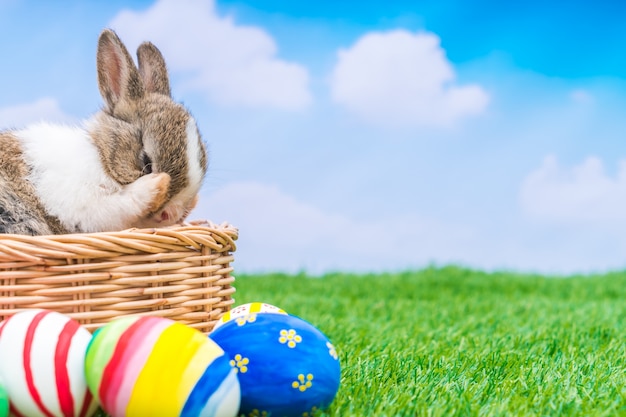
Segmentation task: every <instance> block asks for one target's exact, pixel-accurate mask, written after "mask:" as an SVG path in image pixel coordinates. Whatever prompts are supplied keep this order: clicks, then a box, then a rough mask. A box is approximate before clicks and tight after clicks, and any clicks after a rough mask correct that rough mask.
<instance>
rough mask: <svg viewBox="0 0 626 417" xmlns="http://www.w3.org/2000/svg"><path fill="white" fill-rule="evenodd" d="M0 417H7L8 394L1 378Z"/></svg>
mask: <svg viewBox="0 0 626 417" xmlns="http://www.w3.org/2000/svg"><path fill="white" fill-rule="evenodd" d="M0 417H9V393H8V392H7V390H6V388H4V381H3V380H2V378H0Z"/></svg>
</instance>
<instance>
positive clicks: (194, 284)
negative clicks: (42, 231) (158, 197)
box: [0, 222, 238, 333]
mask: <svg viewBox="0 0 626 417" xmlns="http://www.w3.org/2000/svg"><path fill="white" fill-rule="evenodd" d="M237 236H238V232H237V229H236V228H234V227H232V226H230V225H228V224H222V225H215V224H213V223H209V222H194V223H191V224H186V225H180V226H176V227H171V228H162V229H130V230H125V231H122V232H110V233H109V232H106V233H87V234H71V235H70V234H68V235H55V236H36V237H33V236H21V235H1V234H0V321H1V320H4V319H5V318H7V317H8V316H9V315H11V314H14V313H16V312H18V311H20V310H23V309H27V308H43V309H49V310H54V311H57V312H60V313H64V314H67V315H68V316H70V317H72V318H74V319H76V320H78V321H79V322H80V323H81V324H83V325H84V326H85V327H86V328H87V329H89V330H91V331H93V330H95V329H96V328H98V327H100V326H102V325H103V324H105V323H107V322H108V321H110V320H112V319H114V318H117V317H120V316H130V315H155V316H160V317H167V318H169V319H172V320H176V321H178V322H180V323H184V324H187V325H189V326H192V327H195V328H197V329H200V330H201V331H203V332H205V333H208V332H209V331H210V330H211V329H212V328H213V325H214V324H215V322H216V320H218V319H219V318H220V317H221V315H222V314H223V313H225V312H226V311H228V310H229V309H230V306H231V305H232V304H233V302H234V300H233V299H232V297H231V295H232V294H233V293H234V292H235V288H234V287H233V286H232V285H231V284H232V283H233V281H234V278H233V277H232V276H231V272H232V270H233V269H232V267H231V266H230V263H231V262H232V261H233V255H232V252H234V251H235V240H236V239H237Z"/></svg>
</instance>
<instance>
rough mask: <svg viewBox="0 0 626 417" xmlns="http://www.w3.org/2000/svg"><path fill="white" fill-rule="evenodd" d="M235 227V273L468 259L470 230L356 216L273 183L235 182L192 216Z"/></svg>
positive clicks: (413, 219)
mask: <svg viewBox="0 0 626 417" xmlns="http://www.w3.org/2000/svg"><path fill="white" fill-rule="evenodd" d="M207 218H208V219H211V220H213V221H215V222H222V221H228V222H230V223H232V224H233V225H235V226H237V227H238V228H239V230H240V239H239V241H238V249H237V255H236V259H237V264H236V268H237V269H238V270H240V271H248V272H256V271H287V272H296V271H298V270H301V269H304V270H306V271H307V272H311V273H322V272H326V271H331V270H348V271H372V270H373V271H381V270H398V269H401V268H411V267H421V266H424V265H427V264H428V263H429V262H431V261H434V260H437V261H443V262H454V261H461V260H465V258H464V254H465V252H466V249H467V248H468V247H469V246H470V243H469V242H470V241H471V238H472V236H473V233H472V231H471V230H468V229H466V228H463V227H452V226H449V225H443V224H440V223H439V222H437V221H434V220H432V219H423V218H419V217H418V216H404V217H395V218H393V219H382V218H381V219H376V220H373V221H356V220H354V219H351V218H348V217H345V216H343V215H339V214H336V213H328V212H325V211H323V210H320V209H318V208H317V207H314V206H312V205H310V204H307V203H305V202H303V201H299V200H297V199H295V198H293V197H291V196H289V195H287V194H285V193H284V192H282V191H281V190H280V189H279V188H277V187H275V186H270V185H266V184H261V183H258V182H237V183H232V184H229V185H226V186H224V187H223V188H221V189H219V190H217V191H215V192H213V193H211V195H210V196H208V197H207V196H205V197H204V198H203V199H201V201H200V204H199V206H198V208H197V209H196V210H195V211H194V213H193V214H192V215H191V217H190V219H207Z"/></svg>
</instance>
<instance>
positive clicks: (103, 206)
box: [0, 30, 207, 235]
mask: <svg viewBox="0 0 626 417" xmlns="http://www.w3.org/2000/svg"><path fill="white" fill-rule="evenodd" d="M137 58H138V60H137V62H138V67H137V66H135V63H134V62H133V60H132V58H131V56H130V54H129V53H128V51H127V50H126V47H125V46H124V45H123V44H122V42H121V41H120V39H119V38H118V37H117V35H116V34H115V33H114V32H113V31H111V30H104V31H103V32H102V34H101V35H100V38H99V41H98V52H97V73H98V87H99V89H100V93H101V95H102V97H103V99H104V103H105V105H104V108H103V109H102V110H101V111H100V112H98V113H96V114H95V115H94V116H93V117H91V118H90V119H89V120H86V121H85V122H83V124H82V126H80V127H74V126H61V125H52V124H48V123H39V124H35V125H32V126H29V127H26V128H24V129H22V130H10V131H5V132H0V233H15V234H29V235H45V234H60V233H74V232H100V231H114V230H123V229H127V228H131V227H162V226H168V225H172V224H175V223H179V222H181V221H182V220H183V219H184V218H185V217H186V216H187V215H188V214H189V211H190V210H191V209H192V208H193V207H194V205H195V204H196V202H197V196H198V192H199V190H200V186H201V184H202V181H203V178H204V176H205V174H206V171H207V155H206V150H205V147H204V144H203V142H202V139H201V136H200V133H199V131H198V128H197V126H196V122H195V120H194V119H193V117H192V116H191V115H190V114H189V112H188V111H187V110H186V109H185V108H184V107H183V106H182V105H180V104H178V103H176V102H174V101H173V100H172V98H171V92H170V86H169V79H168V74H167V69H166V66H165V61H164V59H163V56H162V55H161V53H160V52H159V50H158V49H157V48H156V47H155V46H154V45H152V44H151V43H149V42H144V43H143V44H141V45H140V46H139V48H138V49H137Z"/></svg>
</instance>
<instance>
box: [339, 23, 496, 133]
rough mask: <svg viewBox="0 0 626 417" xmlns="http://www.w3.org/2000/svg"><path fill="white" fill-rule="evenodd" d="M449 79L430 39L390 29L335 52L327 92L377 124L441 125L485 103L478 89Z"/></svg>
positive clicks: (438, 48) (447, 69)
mask: <svg viewBox="0 0 626 417" xmlns="http://www.w3.org/2000/svg"><path fill="white" fill-rule="evenodd" d="M454 81H455V73H454V69H453V68H452V65H451V64H450V62H449V61H448V60H447V59H446V57H445V51H444V50H443V49H442V48H441V46H440V44H439V38H438V37H437V36H436V35H434V34H432V33H426V32H420V33H415V34H413V33H410V32H407V31H404V30H396V31H392V32H386V33H369V34H366V35H365V36H363V37H361V38H360V39H359V40H358V41H357V42H356V43H355V44H354V45H353V46H352V47H351V48H349V49H346V50H341V51H339V59H338V63H337V65H336V67H335V69H334V71H333V74H332V78H331V88H332V96H333V98H334V100H335V101H336V102H337V103H339V104H342V105H344V106H346V107H347V108H348V109H350V110H351V111H353V112H354V113H356V114H358V115H359V116H361V117H363V118H364V119H366V120H369V121H373V122H376V123H378V124H382V125H391V126H446V125H450V124H453V123H454V122H455V121H457V120H458V119H460V118H463V117H466V116H472V115H477V114H480V113H482V112H483V111H484V110H485V108H486V106H487V104H488V102H489V96H488V94H487V93H486V92H485V91H484V89H483V88H482V87H480V86H479V85H474V84H470V85H455V83H454Z"/></svg>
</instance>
